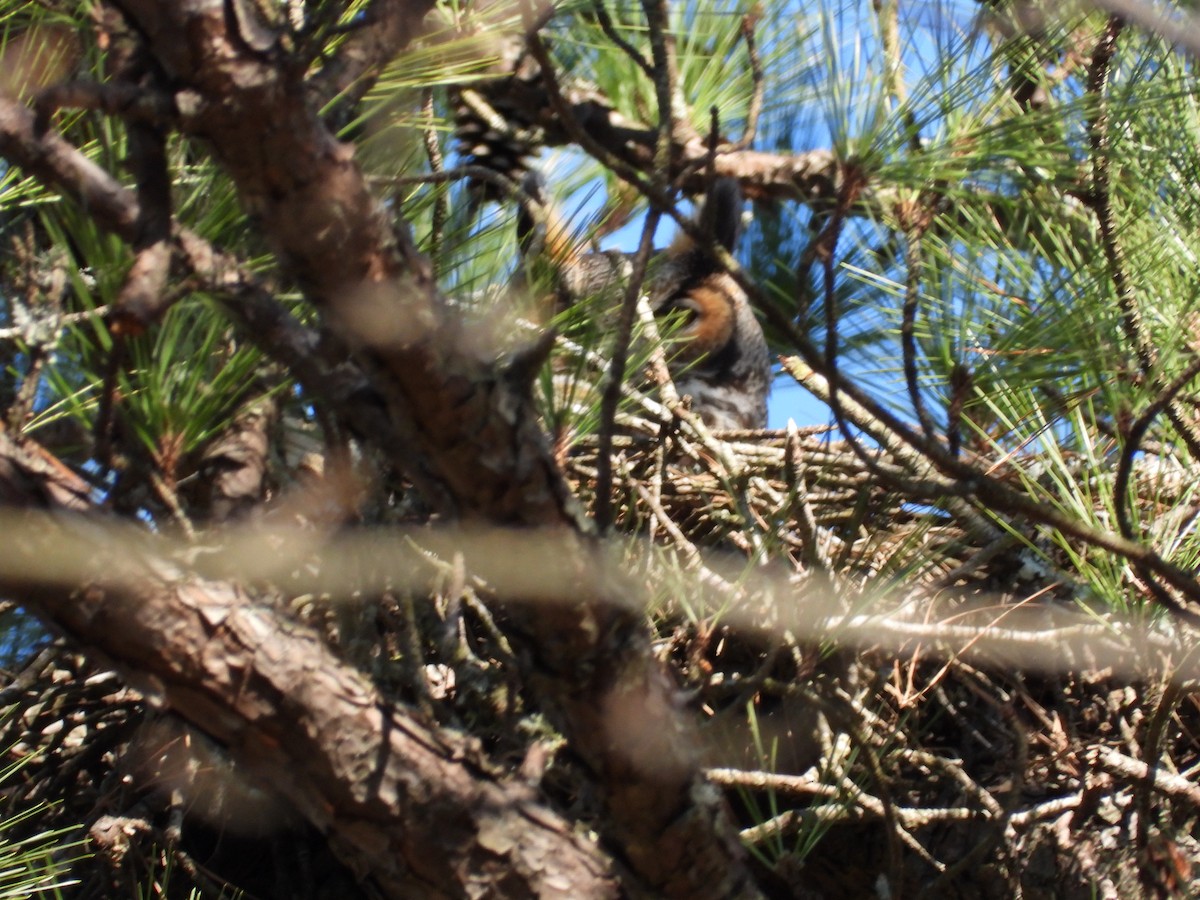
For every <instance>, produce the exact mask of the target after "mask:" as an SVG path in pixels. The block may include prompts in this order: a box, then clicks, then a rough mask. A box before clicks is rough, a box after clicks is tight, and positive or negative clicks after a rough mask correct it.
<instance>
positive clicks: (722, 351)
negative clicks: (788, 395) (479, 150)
mask: <svg viewBox="0 0 1200 900" xmlns="http://www.w3.org/2000/svg"><path fill="white" fill-rule="evenodd" d="M524 188H525V192H526V194H527V195H528V197H529V198H530V200H531V201H532V203H524V204H522V206H521V209H520V211H519V213H518V218H517V236H518V241H519V243H520V245H521V252H522V255H523V256H524V257H525V260H526V261H527V263H529V262H532V261H538V260H541V261H544V262H546V263H547V264H548V265H549V266H550V267H551V268H552V270H553V273H554V278H553V284H554V298H553V302H554V303H555V304H556V305H560V306H566V305H569V304H572V303H575V302H577V301H579V300H580V299H582V298H584V297H588V296H593V295H595V294H597V293H601V292H606V291H612V292H614V293H616V292H618V291H619V290H620V289H621V288H622V286H623V284H624V283H625V282H626V281H627V280H628V278H629V276H630V273H631V270H632V268H633V266H632V261H631V257H630V256H629V255H628V254H625V253H621V252H619V251H615V250H610V251H604V252H595V253H580V252H579V250H578V247H577V245H576V244H575V242H574V241H572V239H571V235H570V233H569V232H568V230H567V229H566V227H565V226H564V225H563V224H562V223H561V222H560V221H559V219H558V218H557V217H556V216H555V214H554V211H553V210H552V209H550V208H549V206H548V205H547V204H546V202H545V192H544V189H543V183H542V180H541V176H540V175H538V174H537V173H531V174H530V175H529V176H527V177H526V179H525V183H524ZM535 206H536V208H535ZM741 206H742V193H741V188H740V187H739V185H738V183H737V181H736V180H735V179H732V178H722V179H719V180H717V182H716V183H715V184H714V185H713V187H712V190H711V191H710V193H709V195H708V197H707V198H706V200H705V203H704V208H703V210H702V212H701V215H700V222H701V223H702V225H703V226H704V227H705V228H706V229H708V230H709V232H710V233H711V234H712V235H713V237H714V238H715V240H716V241H717V243H719V244H720V245H721V246H723V247H725V249H726V250H729V251H732V250H733V247H734V245H735V244H736V242H737V238H738V233H739V230H740V224H741ZM645 291H646V294H647V295H648V298H649V301H650V306H651V308H652V309H653V310H654V311H655V312H656V313H657V314H661V315H667V314H670V313H674V312H679V313H682V314H683V317H684V322H683V325H682V327H681V328H680V329H679V330H678V331H676V332H675V333H674V338H675V341H676V343H675V353H674V355H673V356H672V357H671V361H670V368H671V375H672V377H673V379H674V381H675V386H676V388H677V389H678V390H679V393H680V394H681V395H685V394H686V395H689V396H690V397H691V398H692V408H693V409H694V410H695V411H696V412H697V413H698V414H699V415H700V418H701V419H702V420H703V421H704V423H705V424H707V425H708V426H709V427H710V428H716V429H742V428H750V429H757V428H765V427H766V424H767V392H768V390H769V389H770V384H771V362H770V356H769V355H768V352H767V343H766V340H765V339H764V338H763V332H762V327H761V326H760V325H759V324H758V320H757V319H756V318H755V316H754V311H753V310H752V309H751V308H750V303H749V300H748V298H747V297H746V292H745V291H743V290H742V289H741V288H740V287H739V286H738V284H737V282H736V281H734V279H733V278H732V277H730V275H729V273H727V272H725V271H723V270H722V269H721V267H720V265H719V264H718V263H717V261H716V260H715V259H714V258H713V256H712V254H711V253H709V252H708V251H707V250H706V249H705V248H704V247H701V246H698V245H697V244H695V243H694V242H693V241H691V240H690V239H687V238H686V237H685V236H683V237H681V238H680V239H678V240H676V241H675V242H674V243H673V244H672V245H671V246H670V247H668V248H667V249H665V250H662V251H659V252H658V253H657V254H656V256H655V259H654V265H653V266H652V275H651V276H650V277H649V278H648V279H647V282H646V286H645Z"/></svg>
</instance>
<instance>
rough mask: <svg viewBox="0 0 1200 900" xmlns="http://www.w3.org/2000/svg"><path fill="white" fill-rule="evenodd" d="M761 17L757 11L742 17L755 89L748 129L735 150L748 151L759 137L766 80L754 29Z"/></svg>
mask: <svg viewBox="0 0 1200 900" xmlns="http://www.w3.org/2000/svg"><path fill="white" fill-rule="evenodd" d="M760 15H761V14H760V13H759V12H758V11H757V10H756V11H754V12H749V13H747V14H746V15H744V16H742V40H744V41H745V42H746V55H747V56H748V57H749V59H750V78H751V82H752V84H753V89H752V93H751V94H750V107H749V108H748V109H747V110H746V128H745V130H744V131H743V132H742V136H741V137H740V138H739V139H738V141H737V142H736V143H735V144H734V145H733V149H735V150H746V149H748V148H749V147H750V146H751V145H752V144H753V143H754V139H755V137H757V136H758V119H759V117H760V116H761V115H762V108H763V95H764V93H765V87H766V79H765V78H764V77H763V67H762V59H761V58H760V57H759V55H758V43H757V41H756V40H755V37H754V28H755V26H756V25H757V24H758V19H759V16H760Z"/></svg>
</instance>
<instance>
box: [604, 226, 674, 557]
mask: <svg viewBox="0 0 1200 900" xmlns="http://www.w3.org/2000/svg"><path fill="white" fill-rule="evenodd" d="M658 220H659V212H658V210H656V209H651V210H650V211H649V213H647V214H646V221H645V223H644V224H643V226H642V239H641V242H640V243H639V244H638V249H637V253H635V254H634V257H633V271H632V273H631V274H630V276H629V284H628V285H627V286H626V288H625V296H624V298H623V299H622V300H621V314H620V317H619V318H618V320H617V338H616V342H615V344H614V346H613V351H612V358H611V359H610V360H609V366H608V381H607V382H606V383H605V385H604V393H603V394H602V395H601V398H600V444H599V449H598V451H597V459H596V467H597V475H596V509H595V515H594V518H595V521H596V528H597V529H598V530H599V532H600V533H601V534H604V533H605V532H606V531H607V530H608V528H609V526H610V525H611V524H612V436H613V427H614V424H615V422H616V416H617V405H618V404H619V403H620V401H621V386H622V384H624V381H625V367H626V363H627V362H628V360H629V343H630V341H631V340H632V339H633V321H634V318H635V316H636V314H637V305H638V299H639V298H640V297H641V294H642V284H643V282H644V281H645V280H646V267H647V266H648V265H649V263H650V254H651V253H652V252H653V250H654V232H655V230H656V229H657V228H658Z"/></svg>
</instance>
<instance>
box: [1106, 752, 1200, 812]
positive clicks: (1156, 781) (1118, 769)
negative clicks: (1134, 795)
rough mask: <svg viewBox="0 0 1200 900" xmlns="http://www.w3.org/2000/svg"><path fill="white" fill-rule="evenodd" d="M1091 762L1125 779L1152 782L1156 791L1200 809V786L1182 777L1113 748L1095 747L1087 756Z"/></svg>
mask: <svg viewBox="0 0 1200 900" xmlns="http://www.w3.org/2000/svg"><path fill="white" fill-rule="evenodd" d="M1087 756H1088V759H1089V761H1091V762H1093V763H1096V764H1098V765H1099V766H1100V767H1101V768H1102V769H1104V770H1105V771H1107V772H1111V773H1112V774H1113V775H1120V776H1122V777H1124V778H1130V779H1138V780H1150V781H1151V783H1152V784H1153V786H1154V790H1156V791H1158V792H1159V793H1160V794H1166V795H1167V796H1168V797H1175V798H1177V799H1180V800H1186V801H1187V802H1188V803H1190V804H1192V805H1193V806H1196V807H1200V785H1197V784H1195V783H1193V782H1191V781H1188V780H1187V779H1186V778H1184V777H1182V776H1181V775H1175V774H1172V773H1171V772H1164V771H1163V770H1162V769H1159V768H1157V767H1154V768H1152V767H1151V766H1149V765H1147V764H1146V763H1144V762H1142V761H1141V760H1138V759H1134V758H1133V757H1132V756H1126V755H1125V754H1124V753H1121V752H1119V751H1117V750H1113V749H1112V748H1111V747H1094V748H1092V750H1090V751H1089V752H1088V754H1087Z"/></svg>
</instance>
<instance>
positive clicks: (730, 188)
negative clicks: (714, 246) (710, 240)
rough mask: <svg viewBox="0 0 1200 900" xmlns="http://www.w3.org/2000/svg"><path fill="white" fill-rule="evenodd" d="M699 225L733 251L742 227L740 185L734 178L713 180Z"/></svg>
mask: <svg viewBox="0 0 1200 900" xmlns="http://www.w3.org/2000/svg"><path fill="white" fill-rule="evenodd" d="M700 225H701V227H703V228H704V230H705V231H706V232H708V233H709V234H711V235H712V236H713V237H714V238H715V239H716V241H717V243H718V244H720V245H721V246H722V247H724V248H725V249H726V250H728V251H729V252H730V253H732V252H733V248H734V246H735V245H736V244H737V239H738V236H739V234H741V229H742V186H741V184H739V183H738V180H737V179H736V178H718V179H717V180H716V181H715V182H713V186H712V189H711V190H709V192H708V197H706V198H705V200H704V208H703V210H702V211H701V213H700Z"/></svg>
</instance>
